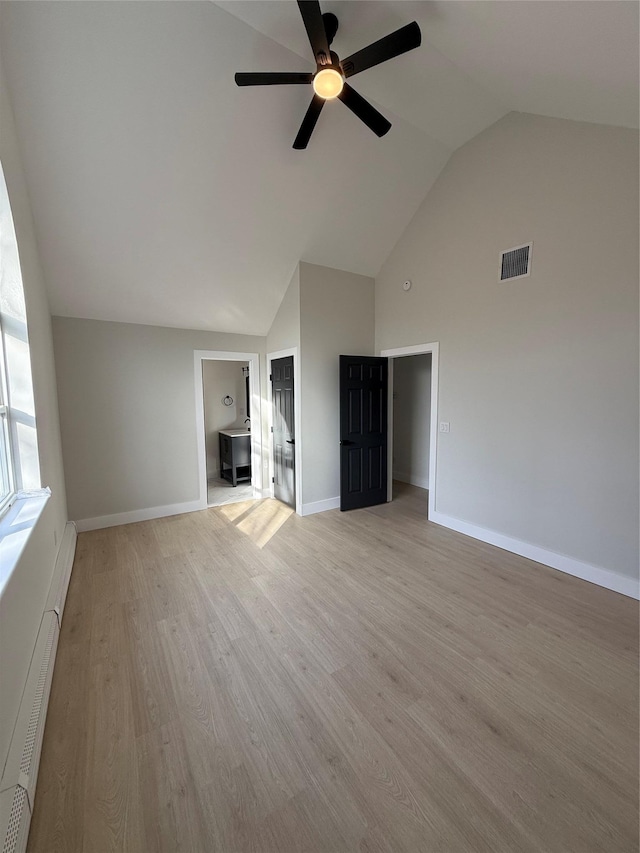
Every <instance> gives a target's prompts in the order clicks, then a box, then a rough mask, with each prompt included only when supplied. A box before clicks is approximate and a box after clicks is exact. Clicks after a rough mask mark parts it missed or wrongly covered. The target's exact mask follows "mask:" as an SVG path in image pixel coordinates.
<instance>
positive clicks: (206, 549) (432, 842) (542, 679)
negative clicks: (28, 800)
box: [29, 485, 638, 853]
mask: <svg viewBox="0 0 640 853" xmlns="http://www.w3.org/2000/svg"><path fill="white" fill-rule="evenodd" d="M398 489H399V492H398V499H397V500H395V501H394V502H393V503H391V504H387V505H384V506H381V507H376V508H374V509H370V510H358V511H356V512H351V513H340V512H338V511H337V510H336V511H331V512H327V513H323V514H320V515H315V516H311V517H308V518H304V519H303V518H299V517H297V516H295V515H294V514H292V513H291V511H290V510H289V509H288V508H286V507H284V506H283V505H281V504H278V503H277V502H275V501H259V502H253V501H252V502H247V503H243V504H233V505H230V506H224V507H219V508H216V509H210V510H206V511H204V512H199V513H193V514H190V515H184V516H176V517H173V518H167V519H161V520H157V521H148V522H143V523H140V524H132V525H128V526H123V527H116V528H111V529H109V530H100V531H95V532H92V533H83V534H81V535H80V536H79V539H78V549H77V554H76V561H75V568H74V572H73V576H72V580H71V587H70V590H69V597H68V601H67V606H66V610H65V614H64V620H63V625H62V634H61V638H60V645H59V649H58V659H57V663H56V670H55V676H54V682H53V688H52V694H51V701H50V706H49V715H48V719H47V728H46V733H45V740H44V749H43V754H42V762H41V766H40V777H39V781H38V789H37V797H36V801H35V813H34V816H33V821H32V828H31V834H30V840H29V850H30V851H31V853H54V851H72V853H80V851H86V852H87V853H88V851H92V853H106V851H111V850H119V851H128V853H153V851H167V853H175V851H202V853H211V852H212V851H220V853H240V851H255V852H256V853H275V851H278V853H302V851H307V853H320V851H322V853H325V851H360V853H401V851H411V853H417V852H418V851H420V853H432V851H434V853H435V851H442V853H464V851H486V853H501V851H504V853H518V851H523V852H524V853H540V851H545V852H546V851H548V853H552V852H553V853H555V851H558V853H559V851H567V853H591V851H606V853H632V851H633V853H637V850H638V672H637V655H638V609H637V604H636V602H634V601H632V600H630V599H626V598H624V597H622V596H620V595H617V594H615V593H612V592H608V591H606V590H604V589H600V588H598V587H596V586H593V585H591V584H588V583H586V582H583V581H579V580H577V579H574V578H571V577H569V576H567V575H563V574H560V573H558V572H554V571H553V570H551V569H546V568H544V567H542V566H540V565H538V564H535V563H532V562H530V561H528V560H525V559H523V558H519V557H516V556H513V555H511V554H508V553H507V552H505V551H501V550H499V549H497V548H493V547H491V546H490V545H485V544H482V543H479V542H476V541H474V540H472V539H468V538H466V537H464V536H461V535H459V534H456V533H453V532H452V531H448V530H445V529H443V528H440V527H438V526H436V525H432V524H429V523H427V522H425V514H426V504H425V494H426V493H424V492H422V491H421V490H419V489H414V488H413V487H410V486H400V485H399V486H398Z"/></svg>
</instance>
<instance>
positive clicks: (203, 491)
mask: <svg viewBox="0 0 640 853" xmlns="http://www.w3.org/2000/svg"><path fill="white" fill-rule="evenodd" d="M203 361H248V362H249V364H250V367H249V394H250V398H251V399H250V403H251V409H250V412H249V413H248V414H247V417H249V418H251V485H252V486H253V496H254V498H260V497H262V405H261V400H262V395H261V394H260V355H259V353H257V352H226V351H220V350H194V352H193V364H194V375H195V392H196V445H197V452H198V486H199V493H200V494H199V502H200V508H201V509H207V508H208V506H209V504H208V501H207V442H206V435H205V428H204V380H203V377H202V362H203Z"/></svg>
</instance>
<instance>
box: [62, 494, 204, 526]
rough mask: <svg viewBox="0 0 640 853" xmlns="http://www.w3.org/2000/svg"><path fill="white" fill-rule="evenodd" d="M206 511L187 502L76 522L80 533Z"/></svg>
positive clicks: (196, 502) (198, 502)
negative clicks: (201, 510)
mask: <svg viewBox="0 0 640 853" xmlns="http://www.w3.org/2000/svg"><path fill="white" fill-rule="evenodd" d="M200 509H206V507H203V506H202V505H201V503H200V501H187V502H185V503H182V504H168V505H167V506H152V507H148V508H147V509H134V510H131V512H117V513H115V514H114V515H99V516H96V518H81V519H79V520H78V521H76V527H77V529H78V533H84V532H85V531H87V530H102V529H103V528H104V527H118V525H120V524H133V523H134V522H136V521H150V520H151V519H152V518H165V517H166V516H168V515H182V513H184V512H197V511H198V510H200Z"/></svg>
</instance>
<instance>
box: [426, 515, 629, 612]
mask: <svg viewBox="0 0 640 853" xmlns="http://www.w3.org/2000/svg"><path fill="white" fill-rule="evenodd" d="M429 521H433V522H435V523H436V524H440V525H441V526H442V527H448V528H449V529H450V530H456V531H457V532H458V533H464V534H466V535H467V536H471V537H472V538H473V539H479V540H480V541H481V542H488V543H489V544H490V545H495V546H496V547H497V548H503V549H504V550H505V551H511V552H512V553H513V554H518V555H519V556H521V557H527V558H528V559H529V560H534V561H535V562H536V563H542V564H543V565H544V566H549V567H550V568H552V569H557V570H558V571H559V572H564V573H565V574H567V575H573V576H574V577H576V578H581V579H582V580H585V581H589V583H594V584H597V586H603V587H605V588H606V589H611V590H613V591H614V592H619V593H621V594H622V595H627V596H629V598H635V599H640V589H639V583H638V581H637V580H634V578H630V577H627V576H626V575H622V574H620V573H619V572H612V571H610V570H609V569H602V568H600V567H599V566H592V565H591V564H590V563H583V562H582V561H581V560H576V559H574V558H573V557H566V556H565V555H564V554H557V553H556V552H555V551H549V550H547V549H546V548H540V547H539V546H538V545H531V544H530V543H529V542H523V541H522V540H521V539H514V538H513V537H511V536H505V535H504V534H503V533H497V532H496V531H495V530H489V529H488V528H486V527H479V526H478V525H476V524H470V523H469V522H468V521H461V520H460V519H459V518H453V517H452V516H450V515H445V514H444V513H441V512H434V513H432V514H431V517H430V518H429Z"/></svg>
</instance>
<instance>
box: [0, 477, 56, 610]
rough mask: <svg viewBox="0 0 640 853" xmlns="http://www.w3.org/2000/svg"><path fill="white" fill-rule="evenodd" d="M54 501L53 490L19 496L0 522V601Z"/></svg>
mask: <svg viewBox="0 0 640 853" xmlns="http://www.w3.org/2000/svg"><path fill="white" fill-rule="evenodd" d="M50 497H51V490H50V489H38V491H37V492H35V493H34V492H29V493H25V494H23V495H21V494H20V493H18V496H17V497H16V499H15V501H14V502H13V504H12V505H11V506H10V507H9V509H8V510H7V511H6V513H5V514H4V515H3V516H2V518H1V519H0V598H1V597H2V594H3V593H4V590H5V588H6V586H7V583H8V582H9V580H10V578H11V575H12V574H13V571H14V569H15V567H16V566H17V565H18V561H19V560H20V557H21V556H22V552H23V551H24V549H25V547H26V544H27V542H28V541H29V537H30V536H31V534H32V532H33V529H34V528H35V526H36V524H37V523H38V519H39V518H40V516H41V515H42V511H43V510H44V508H45V506H46V504H47V501H48V500H49V498H50Z"/></svg>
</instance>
